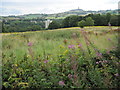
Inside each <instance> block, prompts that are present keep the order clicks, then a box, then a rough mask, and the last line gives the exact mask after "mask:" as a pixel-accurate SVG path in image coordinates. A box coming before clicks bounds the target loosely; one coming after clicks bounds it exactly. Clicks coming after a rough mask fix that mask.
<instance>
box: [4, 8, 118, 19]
mask: <svg viewBox="0 0 120 90" xmlns="http://www.w3.org/2000/svg"><path fill="white" fill-rule="evenodd" d="M90 13H93V14H98V13H100V14H106V13H111V14H118V9H116V10H99V11H91V10H89V11H85V10H82V9H73V10H69V11H65V12H61V13H54V14H26V15H19V16H8V17H4V18H11V17H12V18H24V19H33V18H44V19H63V18H65V17H67V16H69V15H82V16H85V15H87V14H90Z"/></svg>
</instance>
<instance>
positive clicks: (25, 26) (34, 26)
mask: <svg viewBox="0 0 120 90" xmlns="http://www.w3.org/2000/svg"><path fill="white" fill-rule="evenodd" d="M118 17H119V15H114V14H113V15H111V14H110V13H107V14H89V15H86V16H78V15H71V16H68V17H66V18H65V19H51V20H52V21H53V22H52V23H50V25H49V27H48V29H57V28H67V27H77V26H78V22H80V21H83V20H85V21H86V25H85V26H91V25H95V26H108V25H109V26H110V25H111V26H119V23H118V21H120V20H119V18H118ZM87 19H88V20H87ZM89 19H90V20H89ZM45 20H46V19H45V18H42V17H41V18H37V19H22V18H21V19H16V20H6V19H3V21H2V22H0V23H2V28H3V29H2V32H3V33H4V32H25V31H40V30H44V29H45V22H44V21H45ZM93 21H94V22H93Z"/></svg>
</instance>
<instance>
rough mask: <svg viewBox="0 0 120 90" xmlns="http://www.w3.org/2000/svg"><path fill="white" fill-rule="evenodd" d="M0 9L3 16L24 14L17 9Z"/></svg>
mask: <svg viewBox="0 0 120 90" xmlns="http://www.w3.org/2000/svg"><path fill="white" fill-rule="evenodd" d="M0 11H1V12H0V15H1V16H6V15H19V14H22V13H21V12H20V11H19V10H15V9H6V8H0Z"/></svg>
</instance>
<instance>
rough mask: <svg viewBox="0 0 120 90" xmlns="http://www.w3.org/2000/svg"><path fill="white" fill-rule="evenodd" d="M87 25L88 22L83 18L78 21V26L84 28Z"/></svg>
mask: <svg viewBox="0 0 120 90" xmlns="http://www.w3.org/2000/svg"><path fill="white" fill-rule="evenodd" d="M85 25H86V22H85V21H84V20H81V21H80V22H78V26H79V27H81V28H83V27H84V26H85Z"/></svg>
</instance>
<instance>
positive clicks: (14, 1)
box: [2, 0, 119, 15]
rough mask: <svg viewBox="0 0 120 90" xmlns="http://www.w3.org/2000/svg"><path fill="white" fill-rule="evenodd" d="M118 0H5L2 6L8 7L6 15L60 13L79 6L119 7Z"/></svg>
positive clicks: (99, 8) (82, 7)
mask: <svg viewBox="0 0 120 90" xmlns="http://www.w3.org/2000/svg"><path fill="white" fill-rule="evenodd" d="M118 1H119V0H3V1H2V8H6V9H7V10H5V12H6V15H9V14H15V15H18V14H29V13H59V12H64V11H68V10H71V9H76V8H78V7H79V8H81V9H84V10H106V9H117V8H118ZM7 11H8V12H7ZM14 12H15V13H14ZM4 14H5V13H4Z"/></svg>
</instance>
